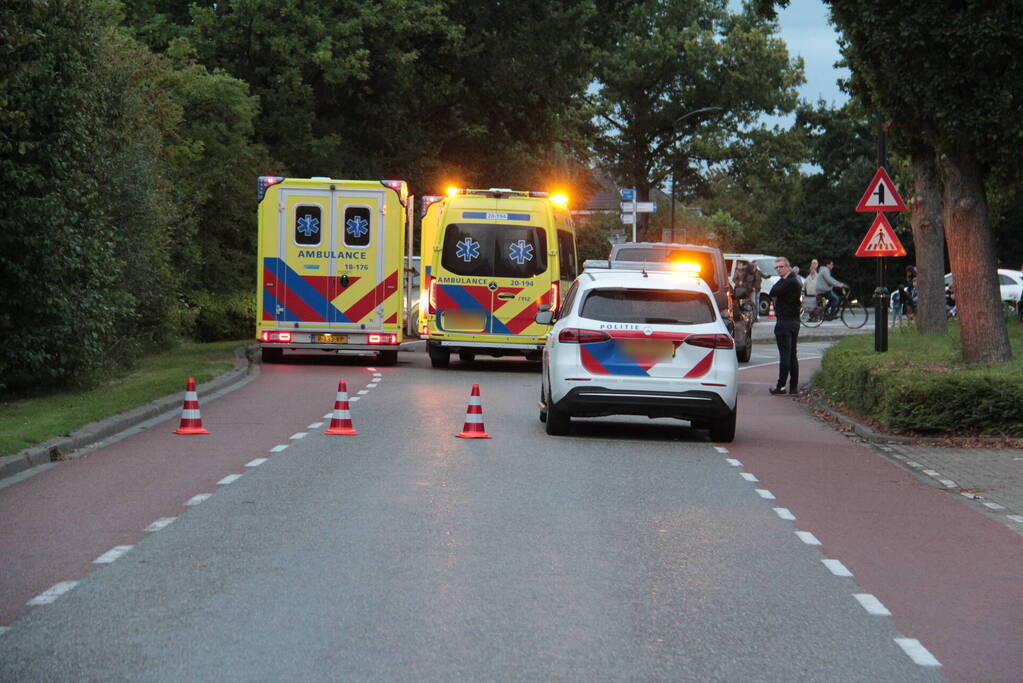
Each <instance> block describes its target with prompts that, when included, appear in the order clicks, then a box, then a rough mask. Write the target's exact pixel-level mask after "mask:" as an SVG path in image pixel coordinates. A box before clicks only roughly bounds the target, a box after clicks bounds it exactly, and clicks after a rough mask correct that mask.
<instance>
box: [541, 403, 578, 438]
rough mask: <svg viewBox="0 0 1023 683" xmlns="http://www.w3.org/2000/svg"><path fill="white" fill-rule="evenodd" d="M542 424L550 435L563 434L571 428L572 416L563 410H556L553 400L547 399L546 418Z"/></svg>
mask: <svg viewBox="0 0 1023 683" xmlns="http://www.w3.org/2000/svg"><path fill="white" fill-rule="evenodd" d="M544 425H545V426H546V427H547V433H548V434H550V435H551V436H564V435H566V434H568V432H569V430H570V429H571V428H572V416H571V415H570V414H569V413H566V412H565V411H564V410H558V407H557V406H556V405H554V402H553V401H548V402H547V420H546V422H544Z"/></svg>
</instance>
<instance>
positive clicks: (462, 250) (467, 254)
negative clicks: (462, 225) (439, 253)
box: [455, 237, 480, 263]
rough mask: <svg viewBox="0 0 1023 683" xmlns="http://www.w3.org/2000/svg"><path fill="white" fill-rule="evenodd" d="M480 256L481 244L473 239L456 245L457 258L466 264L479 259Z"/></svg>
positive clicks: (468, 238) (466, 239) (467, 238)
mask: <svg viewBox="0 0 1023 683" xmlns="http://www.w3.org/2000/svg"><path fill="white" fill-rule="evenodd" d="M479 256H480V243H479V242H477V241H476V240H474V239H473V238H471V237H466V238H465V239H464V240H462V241H461V242H456V243H455V257H456V258H460V259H462V260H463V261H465V262H466V263H469V262H470V261H472V260H474V259H477V258H479Z"/></svg>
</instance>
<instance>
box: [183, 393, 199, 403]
mask: <svg viewBox="0 0 1023 683" xmlns="http://www.w3.org/2000/svg"><path fill="white" fill-rule="evenodd" d="M185 400H186V401H198V400H199V394H197V393H195V392H194V391H186V392H185Z"/></svg>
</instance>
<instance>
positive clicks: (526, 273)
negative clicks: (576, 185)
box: [419, 188, 578, 368]
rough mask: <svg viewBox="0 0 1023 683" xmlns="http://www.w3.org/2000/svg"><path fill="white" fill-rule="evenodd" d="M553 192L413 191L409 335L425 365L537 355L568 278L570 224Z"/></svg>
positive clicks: (572, 257) (572, 263) (572, 259)
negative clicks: (414, 266) (422, 349)
mask: <svg viewBox="0 0 1023 683" xmlns="http://www.w3.org/2000/svg"><path fill="white" fill-rule="evenodd" d="M567 203H568V200H567V198H566V197H564V196H563V195H554V196H549V195H548V194H547V193H546V192H527V191H517V190H510V189H503V188H491V189H488V190H468V189H458V190H449V194H448V196H446V197H444V196H436V195H431V196H426V197H423V211H424V215H423V222H422V233H421V238H422V239H421V242H420V247H421V259H422V266H423V279H422V289H421V290H420V292H421V294H420V297H421V298H420V305H419V333H420V336H421V337H423V338H425V339H426V340H427V342H426V348H427V352H428V353H429V355H430V362H431V364H432V365H433V367H435V368H443V367H447V366H448V363H449V362H450V358H451V353H457V354H458V356H459V358H460V359H461V360H463V361H472V360H474V359H475V357H476V356H477V355H479V354H484V355H489V356H494V357H500V356H509V355H511V356H525V357H526V358H528V359H530V360H539V359H540V354H541V351H542V350H543V345H544V341H545V339H546V336H547V332H548V330H549V329H550V326H549V325H541V324H538V323H537V322H536V320H535V317H536V313H537V312H538V311H539V310H540V307H541V306H547V307H550V309H552V310H556V309H557V308H558V306H559V305H560V303H561V295H562V294H563V293H564V291H565V290H566V288H567V286H568V285H569V284H571V282H572V281H573V280H574V279H575V277H576V275H577V271H578V268H577V260H576V248H575V227H574V225H573V223H572V218H571V216H570V215H569V212H568V207H567Z"/></svg>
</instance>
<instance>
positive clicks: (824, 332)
mask: <svg viewBox="0 0 1023 683" xmlns="http://www.w3.org/2000/svg"><path fill="white" fill-rule="evenodd" d="M774 322H775V320H774V318H761V319H760V320H758V321H757V322H756V323H754V324H753V341H755V342H756V341H770V342H772V343H773V342H774ZM854 334H869V335H873V334H874V317H873V315H871V316H870V317H869V318H868V320H867V324H866V325H864V326H863V327H861V328H859V329H858V330H852V329H849V328H848V327H846V326H845V324H844V323H843V322H842V321H841V320H828V321H827V322H824V323H821V325H820V326H819V327H807V326H806V325H800V327H799V340H800V341H838V340H839V339H842V338H844V337H849V336H852V335H854Z"/></svg>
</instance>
